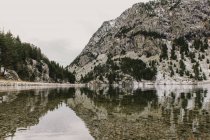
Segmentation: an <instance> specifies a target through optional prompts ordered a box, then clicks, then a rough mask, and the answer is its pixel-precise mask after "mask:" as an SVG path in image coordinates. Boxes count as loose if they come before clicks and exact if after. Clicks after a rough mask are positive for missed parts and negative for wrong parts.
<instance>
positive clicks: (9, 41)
mask: <svg viewBox="0 0 210 140" xmlns="http://www.w3.org/2000/svg"><path fill="white" fill-rule="evenodd" d="M0 79H5V80H24V81H35V82H70V83H74V81H75V77H74V75H73V74H72V73H71V72H69V71H68V70H67V69H65V68H63V66H60V65H59V64H58V63H56V62H54V61H50V60H49V59H48V58H47V57H46V56H45V55H44V54H43V53H42V52H41V50H40V49H39V48H37V47H36V46H34V45H32V44H30V43H23V42H21V40H20V38H19V37H14V36H13V35H12V34H11V33H10V32H8V33H4V32H0Z"/></svg>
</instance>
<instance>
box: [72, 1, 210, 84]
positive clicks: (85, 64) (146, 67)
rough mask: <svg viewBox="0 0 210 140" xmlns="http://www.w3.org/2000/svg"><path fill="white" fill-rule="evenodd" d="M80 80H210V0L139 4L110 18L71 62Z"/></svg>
mask: <svg viewBox="0 0 210 140" xmlns="http://www.w3.org/2000/svg"><path fill="white" fill-rule="evenodd" d="M68 68H69V70H70V71H71V72H75V73H76V79H77V81H80V82H90V81H93V80H97V81H101V82H103V83H113V82H119V81H125V80H126V81H142V80H150V81H154V82H157V83H169V82H170V83H179V82H197V81H203V80H208V79H210V1H209V0H159V1H150V2H148V3H137V4H135V5H133V7H132V8H130V9H127V10H126V11H125V12H124V13H122V15H121V16H119V17H118V18H116V19H114V20H111V21H106V22H104V23H103V25H102V26H101V27H100V28H99V29H98V31H97V32H96V33H95V34H94V35H93V36H92V38H91V39H90V41H89V43H88V44H87V46H86V47H85V48H84V50H83V51H82V52H81V54H80V55H79V56H78V57H77V58H76V59H75V60H74V62H73V63H71V64H70V65H69V66H68Z"/></svg>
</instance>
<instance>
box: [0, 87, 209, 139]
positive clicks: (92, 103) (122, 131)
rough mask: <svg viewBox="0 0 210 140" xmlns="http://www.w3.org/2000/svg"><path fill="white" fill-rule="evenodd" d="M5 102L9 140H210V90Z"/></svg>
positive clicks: (95, 92)
mask: <svg viewBox="0 0 210 140" xmlns="http://www.w3.org/2000/svg"><path fill="white" fill-rule="evenodd" d="M0 102H1V103H0V138H5V139H11V138H13V139H14V140H16V139H29V138H30V139H45V140H46V139H62V140H65V139H76V140H77V139H78V140H79V139H81V140H82V139H85V140H89V139H96V140H122V139H126V140H127V139H137V140H139V139H145V140H147V139H152V140H153V139H154V140H157V139H183V140H185V139H186V140H188V139H205V140H207V139H210V114H209V113H210V89H209V88H208V87H202V88H195V87H190V88H183V87H177V88H166V87H162V88H148V89H131V88H113V87H101V88H95V89H90V88H76V89H73V88H69V89H67V88H63V89H45V90H44V89H42V90H30V91H19V92H5V93H0Z"/></svg>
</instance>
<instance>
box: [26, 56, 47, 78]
mask: <svg viewBox="0 0 210 140" xmlns="http://www.w3.org/2000/svg"><path fill="white" fill-rule="evenodd" d="M26 64H27V65H26V67H27V71H28V73H29V76H30V77H31V78H32V79H31V80H32V81H35V82H49V81H50V77H49V67H48V65H47V64H46V63H44V62H43V61H41V62H37V61H36V60H33V59H29V60H26Z"/></svg>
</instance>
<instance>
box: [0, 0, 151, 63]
mask: <svg viewBox="0 0 210 140" xmlns="http://www.w3.org/2000/svg"><path fill="white" fill-rule="evenodd" d="M141 1H147V0H124V1H122V0H114V1H113V0H106V1H105V0H88V1H84V0H77V1H75V0H18V1H15V0H5V1H3V0H2V1H1V5H2V7H1V8H0V17H1V18H0V28H3V27H4V29H5V31H7V30H10V31H11V32H12V33H13V34H14V35H19V36H20V38H21V40H22V41H24V42H29V43H32V44H35V45H36V46H37V47H40V48H41V50H42V51H43V52H44V53H45V54H46V55H47V56H48V57H49V58H50V59H52V60H55V61H57V62H59V63H61V64H62V65H65V66H66V65H68V64H70V63H71V62H72V61H73V60H74V59H75V57H76V56H77V55H79V53H80V52H81V51H82V50H83V49H84V47H85V45H86V44H87V43H88V41H89V40H90V38H91V36H92V35H93V33H94V32H96V31H97V29H98V28H99V27H100V26H101V24H102V23H103V22H104V21H107V20H111V19H114V18H116V17H117V16H119V15H120V14H121V13H122V12H123V11H124V10H126V9H127V8H129V7H131V6H132V5H133V4H134V3H137V2H141Z"/></svg>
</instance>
